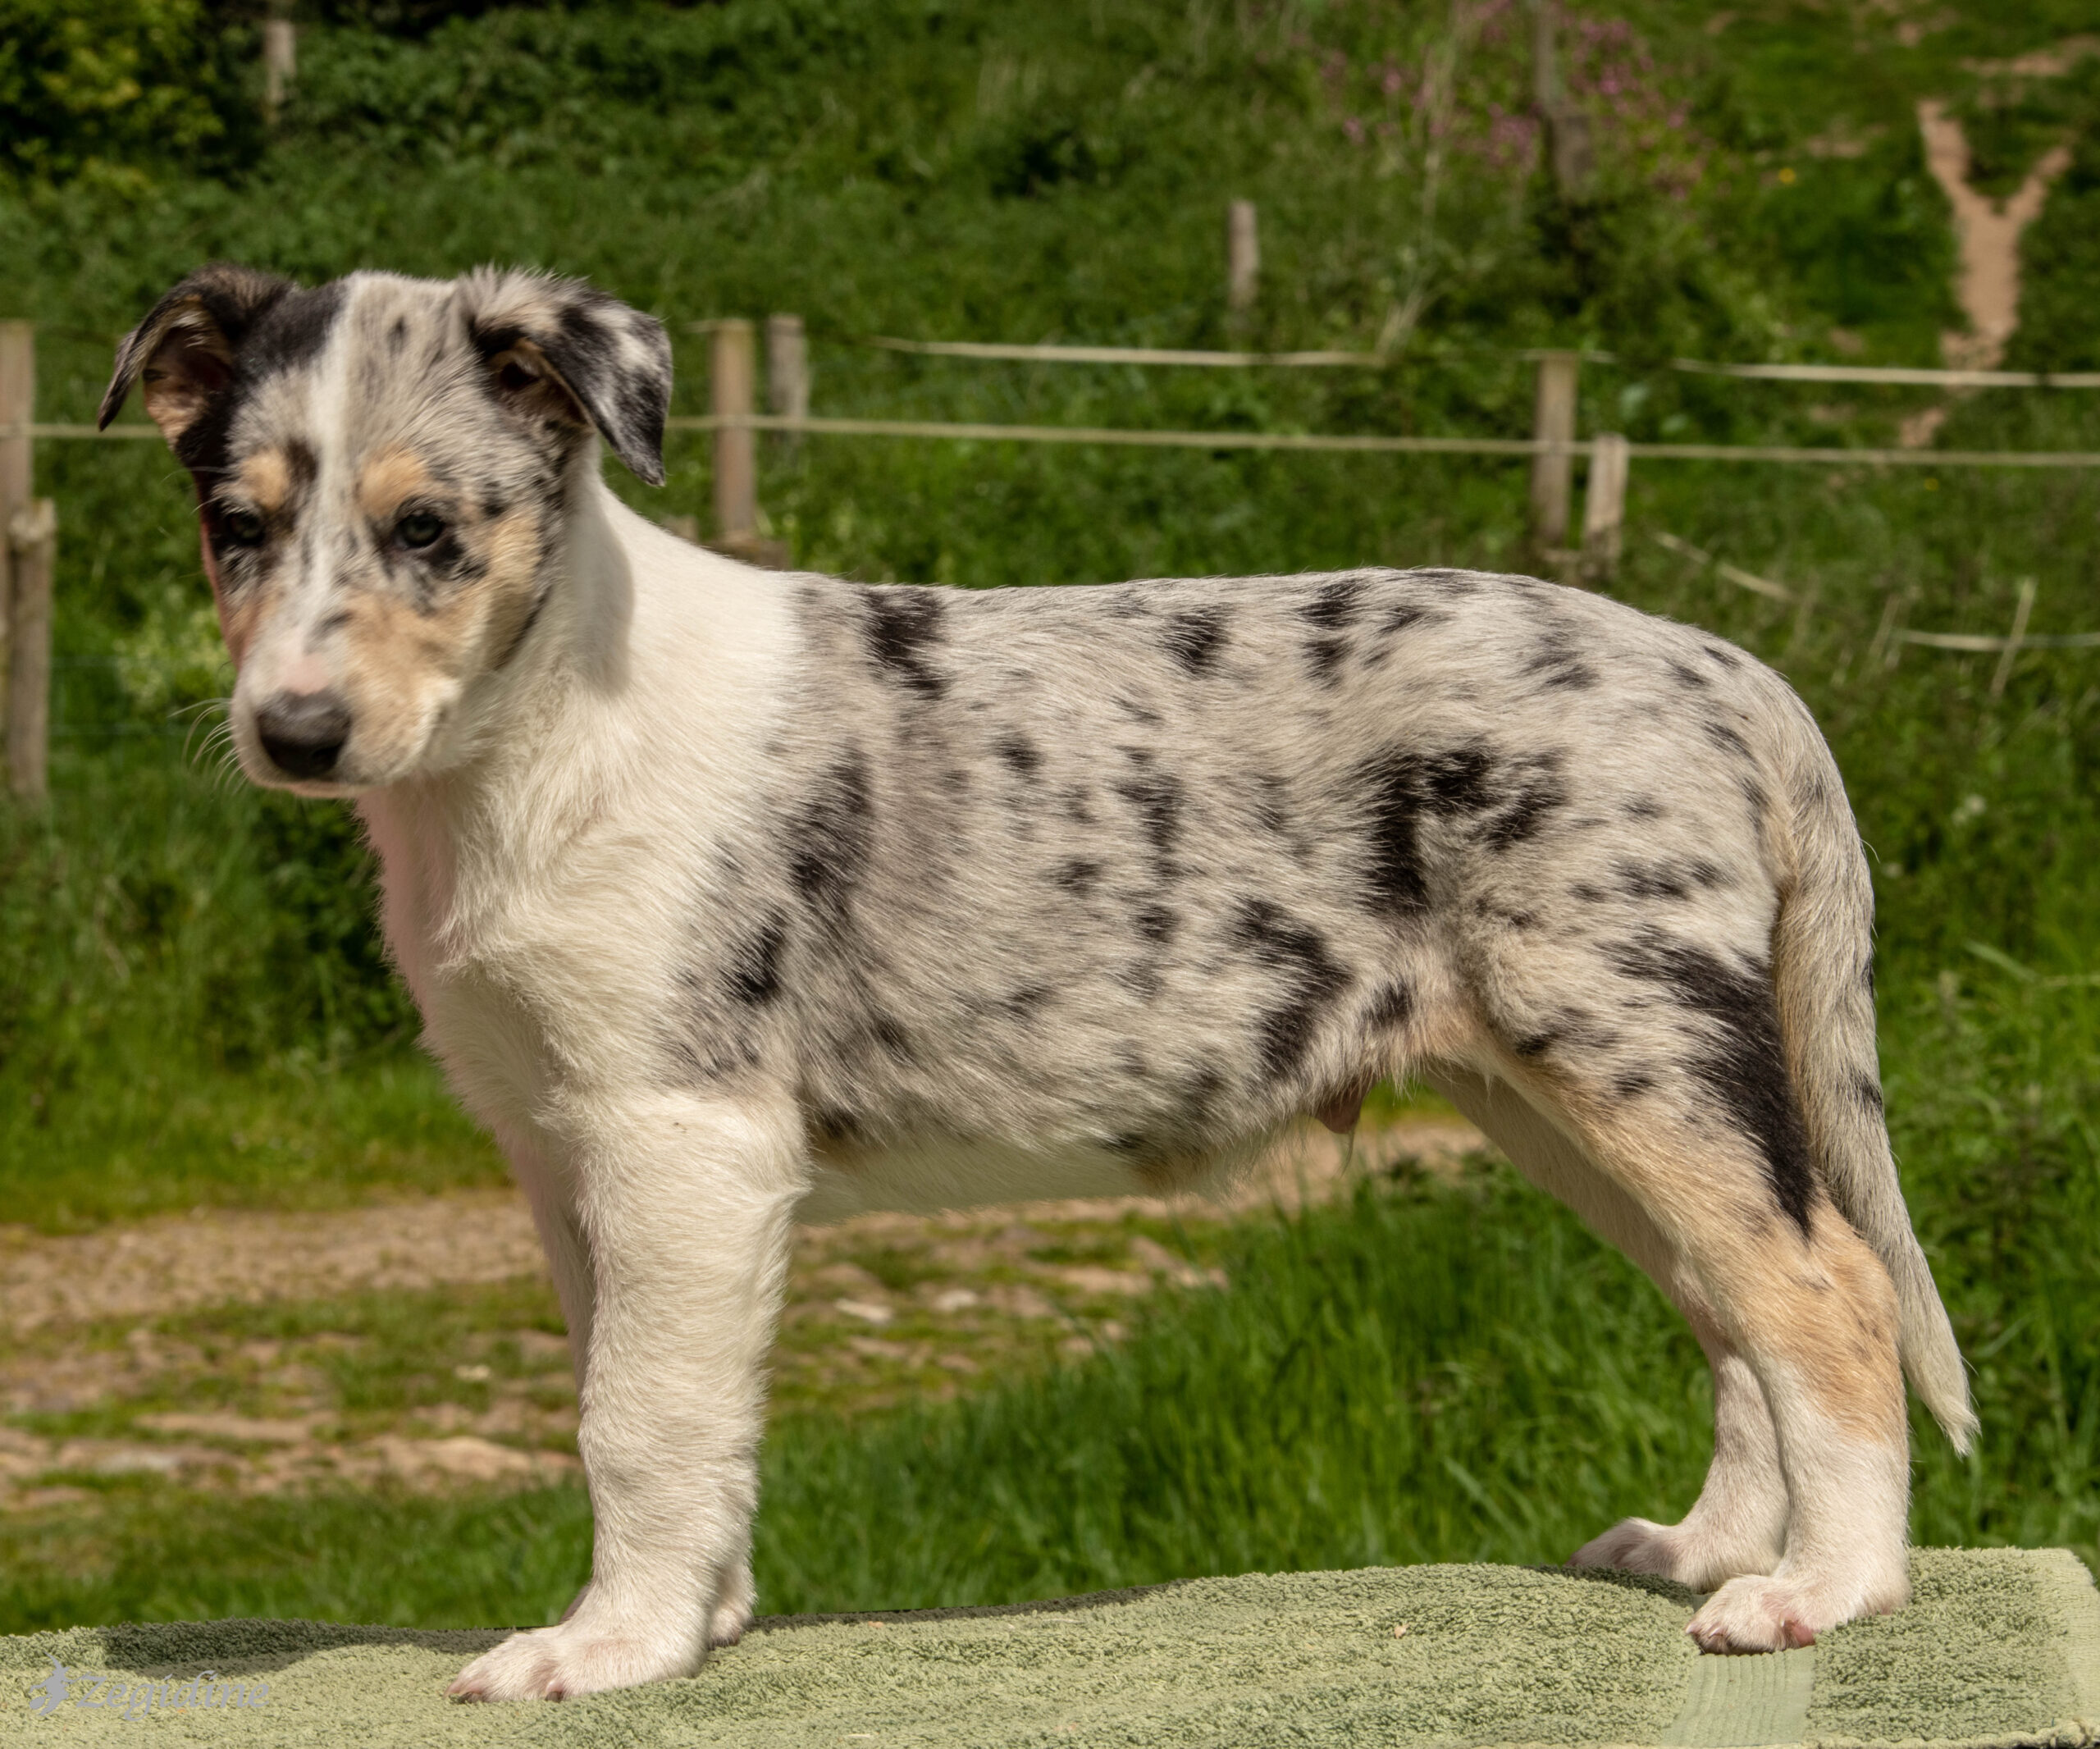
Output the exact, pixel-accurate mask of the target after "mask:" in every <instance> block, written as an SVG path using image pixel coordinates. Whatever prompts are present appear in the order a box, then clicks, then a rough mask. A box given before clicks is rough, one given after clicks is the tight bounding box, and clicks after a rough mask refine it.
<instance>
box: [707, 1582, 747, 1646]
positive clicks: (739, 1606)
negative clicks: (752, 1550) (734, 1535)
mask: <svg viewBox="0 0 2100 1749" xmlns="http://www.w3.org/2000/svg"><path fill="white" fill-rule="evenodd" d="M757 1601H758V1588H757V1587H756V1586H755V1585H753V1584H752V1583H751V1568H750V1566H749V1565H748V1564H746V1565H745V1566H742V1567H740V1568H739V1569H737V1571H736V1572H735V1573H733V1574H731V1575H730V1578H729V1580H728V1583H727V1584H725V1585H724V1587H722V1601H720V1602H719V1603H718V1604H716V1605H714V1614H712V1615H710V1616H709V1617H708V1618H707V1643H708V1644H709V1645H710V1646H734V1645H735V1644H736V1643H737V1641H739V1640H741V1639H742V1638H743V1637H744V1629H745V1628H748V1627H750V1626H751V1618H752V1616H753V1614H755V1613H756V1608H755V1605H756V1603H757Z"/></svg>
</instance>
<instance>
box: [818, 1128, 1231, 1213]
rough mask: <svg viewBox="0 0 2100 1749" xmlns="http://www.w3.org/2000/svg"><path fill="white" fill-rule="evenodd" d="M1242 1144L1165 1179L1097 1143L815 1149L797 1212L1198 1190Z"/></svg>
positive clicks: (929, 1141)
mask: <svg viewBox="0 0 2100 1749" xmlns="http://www.w3.org/2000/svg"><path fill="white" fill-rule="evenodd" d="M1250 1151H1251V1150H1249V1149H1245V1148H1239V1149H1234V1150H1231V1151H1230V1152H1229V1153H1221V1154H1217V1155H1213V1156H1211V1157H1208V1158H1203V1159H1200V1160H1198V1159H1190V1160H1188V1161H1186V1162H1182V1164H1181V1166H1180V1169H1179V1170H1177V1171H1176V1172H1174V1173H1173V1174H1172V1175H1171V1177H1170V1176H1165V1175H1162V1173H1161V1172H1159V1171H1157V1169H1156V1168H1148V1167H1145V1166H1144V1165H1142V1164H1140V1163H1139V1162H1135V1161H1134V1160H1132V1159H1130V1158H1118V1157H1117V1156H1116V1155H1115V1154H1112V1153H1107V1152H1106V1151H1104V1150H1103V1149H1100V1148H1069V1149H1059V1150H1056V1151H1047V1150H1046V1151H1038V1150H1035V1149H1032V1148H1020V1147H1017V1146H1016V1145H1014V1144H1011V1143H1004V1142H999V1141H994V1140H979V1139H966V1138H961V1137H927V1138H921V1139H912V1140H909V1141H905V1142H900V1143H898V1144H895V1145H893V1146H888V1147H857V1148H853V1149H852V1150H851V1151H850V1152H847V1151H843V1150H840V1149H836V1148H819V1149H817V1150H816V1151H815V1153H814V1154H813V1156H812V1161H811V1164H812V1168H813V1170H812V1174H811V1180H810V1191H809V1194H808V1196H807V1198H806V1199H805V1201H804V1203H803V1204H802V1207H801V1219H802V1220H804V1221H806V1222H810V1224H812V1225H815V1226H824V1225H828V1224H829V1223H830V1222H834V1221H844V1220H848V1219H850V1218H851V1217H853V1216H855V1215H859V1214H869V1213H873V1212H876V1211H878V1210H880V1211H883V1212H893V1213H901V1214H934V1213H938V1212H941V1211H943V1210H946V1209H952V1208H982V1207H984V1206H985V1205H986V1204H988V1203H1025V1202H1039V1201H1044V1200H1051V1199H1063V1198H1068V1197H1124V1196H1159V1195H1162V1194H1169V1193H1180V1192H1188V1191H1194V1192H1198V1193H1200V1192H1203V1191H1205V1190H1211V1189H1213V1188H1215V1187H1217V1185H1220V1184H1221V1183H1222V1182H1224V1181H1226V1180H1229V1179H1230V1177H1231V1176H1232V1173H1233V1171H1234V1169H1235V1167H1236V1166H1238V1165H1239V1164H1240V1163H1241V1162H1244V1159H1245V1158H1247V1157H1248V1154H1249V1152H1250Z"/></svg>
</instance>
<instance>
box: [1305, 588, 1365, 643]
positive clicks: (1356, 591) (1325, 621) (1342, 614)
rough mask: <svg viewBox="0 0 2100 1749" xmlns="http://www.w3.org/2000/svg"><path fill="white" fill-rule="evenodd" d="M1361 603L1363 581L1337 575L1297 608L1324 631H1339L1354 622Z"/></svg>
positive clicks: (1361, 605) (1360, 608)
mask: <svg viewBox="0 0 2100 1749" xmlns="http://www.w3.org/2000/svg"><path fill="white" fill-rule="evenodd" d="M1362 607H1363V580H1362V579H1361V578H1354V577H1338V578H1335V579H1334V581H1333V582H1329V583H1324V584H1322V586H1321V588H1320V592H1319V593H1318V594H1317V595H1316V596H1313V599H1312V600H1311V601H1308V602H1307V603H1306V604H1305V605H1304V606H1303V607H1301V608H1300V609H1299V613H1300V614H1303V616H1304V617H1305V618H1306V619H1308V620H1310V621H1311V622H1312V623H1313V624H1314V625H1316V626H1318V627H1319V628H1321V629H1322V631H1325V632H1340V631H1342V630H1344V628H1347V627H1349V626H1352V625H1354V623H1356V616H1357V614H1358V612H1359V611H1360V610H1362Z"/></svg>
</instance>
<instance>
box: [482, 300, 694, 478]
mask: <svg viewBox="0 0 2100 1749" xmlns="http://www.w3.org/2000/svg"><path fill="white" fill-rule="evenodd" d="M459 295H460V297H461V299H462V301H463V305H464V309H465V314H466V319H467V331H468V334H469V335H471V336H473V341H474V344H475V345H476V346H477V348H478V349H480V351H481V354H482V357H483V358H484V359H486V361H487V363H488V368H489V372H490V380H491V385H492V386H493V387H494V389H495V394H496V395H497V397H498V399H500V400H502V401H503V402H504V404H506V405H508V406H509V407H511V408H512V409H514V410H515V411H516V412H518V413H520V414H521V415H523V417H525V418H528V419H534V420H539V421H544V422H550V423H564V424H574V425H582V424H587V425H589V426H591V427H592V428H594V429H595V430H596V432H597V433H598V435H599V436H600V437H601V438H603V439H604V440H605V444H606V445H607V446H608V447H609V449H610V450H612V452H613V454H615V455H617V456H618V457H619V459H621V460H622V461H623V462H624V463H626V464H627V465H628V468H631V469H632V470H633V472H634V473H635V474H636V475H637V477H639V478H641V479H642V480H645V481H646V482H648V483H649V484H650V485H651V486H661V485H662V484H663V483H664V418H665V416H666V414H668V413H669V411H670V406H671V343H670V340H669V337H668V336H666V335H665V334H664V325H663V323H661V322H659V321H657V320H656V318H655V317H653V316H646V315H644V314H643V313H641V311H640V310H637V309H634V308H630V307H629V306H628V305H627V304H623V303H621V302H620V301H619V299H617V298H613V297H608V296H607V295H605V293H604V292H602V291H600V290H596V288H595V287H593V286H591V285H586V284H585V283H584V282H583V281H581V280H563V279H553V278H550V277H547V276H545V275H541V274H536V273H521V272H499V271H496V270H494V269H491V268H482V269H481V270H479V271H478V272H473V273H470V274H468V276H466V278H464V279H463V280H462V281H460V285H459Z"/></svg>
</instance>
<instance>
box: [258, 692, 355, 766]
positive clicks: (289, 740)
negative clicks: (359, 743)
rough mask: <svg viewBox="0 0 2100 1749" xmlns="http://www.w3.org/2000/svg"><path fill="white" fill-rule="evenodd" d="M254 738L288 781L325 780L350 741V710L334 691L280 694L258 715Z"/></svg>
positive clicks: (260, 710) (263, 707) (259, 711)
mask: <svg viewBox="0 0 2100 1749" xmlns="http://www.w3.org/2000/svg"><path fill="white" fill-rule="evenodd" d="M255 738H256V739H257V740H258V741H259V742H261V743H262V744H263V752H264V753H265V754H267V756H269V760H270V763H271V764H272V765H275V766H276V768H277V769H278V770H280V771H281V772H283V773H284V774H285V776H286V777H288V778H301V779H314V778H325V777H326V776H327V775H328V774H330V773H331V772H332V771H333V770H334V769H336V760H338V759H340V757H341V756H342V752H343V748H344V746H345V743H347V742H349V738H350V707H349V706H348V705H346V704H345V703H344V702H343V701H342V700H341V698H340V697H339V696H337V695H336V694H335V693H333V692H280V693H278V694H277V696H276V697H275V698H272V700H271V701H269V702H268V703H267V704H266V705H264V706H262V708H261V709H259V710H257V712H256V713H255Z"/></svg>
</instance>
